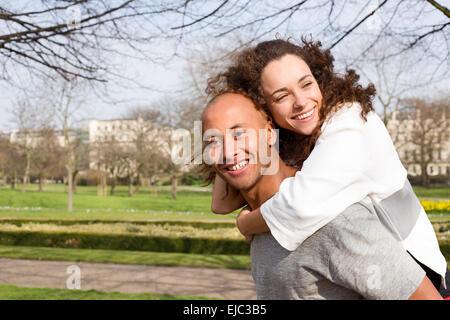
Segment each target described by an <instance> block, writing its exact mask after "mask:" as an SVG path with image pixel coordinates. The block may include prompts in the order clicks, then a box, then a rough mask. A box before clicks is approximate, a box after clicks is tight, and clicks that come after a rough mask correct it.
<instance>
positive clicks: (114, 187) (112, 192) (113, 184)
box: [109, 176, 117, 196]
mask: <svg viewBox="0 0 450 320" xmlns="http://www.w3.org/2000/svg"><path fill="white" fill-rule="evenodd" d="M116 180H117V178H116V176H113V177H112V179H111V191H110V193H109V194H110V195H112V196H113V195H115V194H116Z"/></svg>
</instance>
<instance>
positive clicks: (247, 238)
mask: <svg viewBox="0 0 450 320" xmlns="http://www.w3.org/2000/svg"><path fill="white" fill-rule="evenodd" d="M251 211H252V209H251V208H250V206H249V205H246V206H245V207H244V208H243V209H242V210H241V211H240V212H239V213H238V215H237V217H236V226H237V228H238V230H239V232H240V233H241V234H242V235H243V236H244V237H245V241H247V242H248V243H250V242H251V241H252V240H253V234H244V233H243V231H242V230H241V228H242V220H243V219H244V216H245V215H247V214H249V213H250V212H251Z"/></svg>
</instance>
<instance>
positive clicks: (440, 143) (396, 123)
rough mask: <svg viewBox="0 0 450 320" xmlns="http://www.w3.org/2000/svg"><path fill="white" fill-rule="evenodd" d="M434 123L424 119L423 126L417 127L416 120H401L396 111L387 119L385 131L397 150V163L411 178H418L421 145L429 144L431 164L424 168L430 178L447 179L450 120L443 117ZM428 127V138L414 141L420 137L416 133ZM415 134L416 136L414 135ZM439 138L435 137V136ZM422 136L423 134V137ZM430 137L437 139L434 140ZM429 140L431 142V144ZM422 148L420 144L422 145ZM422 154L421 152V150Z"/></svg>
mask: <svg viewBox="0 0 450 320" xmlns="http://www.w3.org/2000/svg"><path fill="white" fill-rule="evenodd" d="M441 120H442V121H439V124H437V123H435V122H434V120H433V119H426V120H425V121H426V123H421V124H420V125H419V124H418V122H417V121H418V120H417V119H401V117H400V116H399V112H398V111H394V113H393V115H392V119H391V120H389V122H388V125H387V129H388V131H389V133H390V135H391V138H392V140H393V142H394V145H395V147H396V149H397V152H398V155H399V157H400V160H401V161H402V163H403V165H404V166H405V168H406V169H407V171H408V174H409V175H411V176H420V175H421V165H420V163H419V162H418V160H417V159H418V158H419V154H420V153H421V150H419V148H420V146H421V142H425V143H429V144H430V145H428V146H427V148H428V151H427V152H429V153H430V157H431V159H432V160H431V161H430V162H429V163H428V165H427V171H428V175H429V176H438V175H439V176H448V177H450V161H449V155H450V120H449V119H445V118H444V117H443V118H442V119H441ZM421 128H427V130H428V132H427V138H423V139H426V140H422V141H413V140H412V139H414V138H416V139H417V138H418V137H420V136H421V135H420V134H417V130H420V129H421ZM414 132H416V134H414ZM438 134H439V135H441V138H439V139H438V138H437V135H438ZM423 136H425V134H423ZM433 137H436V138H435V139H434V138H433ZM431 141H433V142H432V143H431ZM422 145H423V143H422ZM422 153H423V151H422Z"/></svg>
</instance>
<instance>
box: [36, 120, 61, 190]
mask: <svg viewBox="0 0 450 320" xmlns="http://www.w3.org/2000/svg"><path fill="white" fill-rule="evenodd" d="M63 157H64V152H63V148H62V147H61V146H60V144H59V142H58V139H57V136H56V134H55V132H54V130H53V129H51V128H44V129H41V130H39V132H38V136H37V142H36V144H35V145H34V148H33V152H32V155H31V172H33V174H34V175H36V176H37V178H38V179H39V192H42V191H43V186H44V180H45V179H46V178H48V177H50V176H51V174H52V172H56V171H61V170H59V168H58V167H61V166H63V162H62V161H61V158H63Z"/></svg>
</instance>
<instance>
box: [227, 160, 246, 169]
mask: <svg viewBox="0 0 450 320" xmlns="http://www.w3.org/2000/svg"><path fill="white" fill-rule="evenodd" d="M247 163H248V161H247V160H245V161H242V162H239V163H238V164H236V165H234V166H232V167H229V168H228V170H229V171H236V170H239V169H242V168H243V167H245V165H246V164H247Z"/></svg>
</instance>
